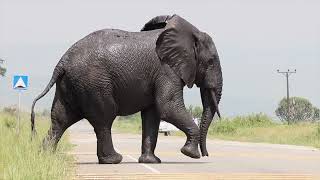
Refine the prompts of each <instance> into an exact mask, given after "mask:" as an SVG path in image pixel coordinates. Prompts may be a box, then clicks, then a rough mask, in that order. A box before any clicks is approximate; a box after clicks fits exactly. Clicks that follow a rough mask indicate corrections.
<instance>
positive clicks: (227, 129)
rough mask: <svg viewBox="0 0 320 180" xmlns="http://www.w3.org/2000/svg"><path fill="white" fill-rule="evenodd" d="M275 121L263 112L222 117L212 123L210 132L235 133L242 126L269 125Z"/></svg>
mask: <svg viewBox="0 0 320 180" xmlns="http://www.w3.org/2000/svg"><path fill="white" fill-rule="evenodd" d="M273 125H275V123H274V122H273V121H272V119H271V118H270V117H269V116H267V115H266V114H263V113H258V114H251V115H247V116H236V117H234V118H226V119H222V120H220V121H218V122H215V123H212V126H210V129H209V134H235V133H236V132H237V130H238V129H240V128H254V127H269V126H273Z"/></svg>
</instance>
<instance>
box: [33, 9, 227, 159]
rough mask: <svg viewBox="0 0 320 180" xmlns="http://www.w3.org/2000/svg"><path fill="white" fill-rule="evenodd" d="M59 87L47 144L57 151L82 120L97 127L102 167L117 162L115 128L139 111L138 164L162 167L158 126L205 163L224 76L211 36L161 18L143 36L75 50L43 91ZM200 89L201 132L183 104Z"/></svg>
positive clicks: (109, 36)
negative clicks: (119, 119)
mask: <svg viewBox="0 0 320 180" xmlns="http://www.w3.org/2000/svg"><path fill="white" fill-rule="evenodd" d="M55 83H56V93H55V97H54V100H53V104H52V110H51V119H52V125H51V128H50V130H49V132H48V136H47V137H46V138H45V139H44V145H45V146H46V145H53V146H54V147H56V145H57V143H58V141H59V140H60V138H61V136H62V134H63V133H64V131H65V130H66V129H67V128H68V127H70V126H71V125H72V124H74V123H76V122H77V121H79V120H81V119H83V118H85V119H87V120H88V121H89V122H90V124H91V125H92V126H93V127H94V131H95V133H96V137H97V156H98V159H99V163H120V162H121V160H122V156H121V155H120V154H118V153H117V152H116V151H115V150H114V147H113V144H112V138H111V126H112V123H113V121H114V119H115V117H116V116H125V115H130V114H133V113H136V112H139V111H141V118H142V147H141V150H142V153H141V156H140V158H139V162H141V163H160V162H161V161H160V159H159V158H158V157H157V156H155V155H154V150H155V147H156V143H157V137H158V129H159V122H160V119H162V120H164V121H167V122H169V123H171V124H173V125H175V126H176V127H177V128H179V129H180V130H181V131H183V132H184V133H185V134H186V136H187V141H186V143H185V145H184V146H183V147H182V149H181V152H182V153H183V154H185V155H187V156H189V157H192V158H200V153H199V150H198V144H199V143H200V149H201V153H202V156H208V152H207V149H206V135H207V130H208V127H209V125H210V123H211V121H212V118H213V116H214V114H215V112H217V113H218V115H219V111H218V103H219V101H220V98H221V91H222V73H221V67H220V61H219V57H218V54H217V50H216V48H215V45H214V43H213V41H212V39H211V37H210V36H209V35H207V34H206V33H204V32H201V31H199V30H198V29H197V28H195V27H194V26H193V25H191V24H190V23H189V22H187V21H186V20H184V19H183V18H181V17H179V16H178V15H173V16H158V17H155V18H153V19H152V20H150V21H149V22H148V23H147V24H146V25H145V26H144V28H143V29H142V31H141V32H127V31H122V30H116V29H104V30H100V31H96V32H94V33H92V34H89V35H88V36H86V37H85V38H83V39H81V40H80V41H78V42H77V43H75V44H74V45H73V46H72V47H71V48H70V49H69V50H68V51H67V52H66V53H65V54H64V55H63V57H62V58H61V60H60V61H59V63H58V64H57V66H56V67H55V69H54V72H53V76H52V79H51V80H50V82H49V84H48V85H47V87H46V89H45V90H44V91H43V92H42V93H41V94H40V95H39V96H38V97H37V98H36V99H35V100H34V102H33V105H32V113H31V122H32V125H31V126H32V132H33V133H35V128H34V106H35V103H36V101H37V100H39V99H40V98H41V97H43V96H44V95H45V94H46V93H47V92H48V91H49V90H50V88H51V87H52V86H53V85H54V84H55ZM193 84H196V85H197V86H198V87H200V91H201V98H202V103H203V114H202V120H201V124H200V129H199V128H198V126H197V125H196V124H195V123H194V122H193V121H192V117H191V115H190V114H189V113H188V112H187V110H186V108H185V105H184V101H183V87H184V86H185V85H187V86H188V87H189V88H191V87H192V86H193Z"/></svg>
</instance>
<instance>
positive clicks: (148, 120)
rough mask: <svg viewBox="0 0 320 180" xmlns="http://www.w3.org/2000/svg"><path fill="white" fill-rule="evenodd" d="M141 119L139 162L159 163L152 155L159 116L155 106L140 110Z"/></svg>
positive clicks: (155, 142) (156, 136)
mask: <svg viewBox="0 0 320 180" xmlns="http://www.w3.org/2000/svg"><path fill="white" fill-rule="evenodd" d="M141 119H142V146H141V156H140V158H139V163H161V160H160V159H159V158H158V157H157V156H155V155H154V149H155V148H156V144H157V138H158V130H159V123H160V117H159V115H158V113H157V110H156V108H155V107H150V108H148V109H145V110H143V111H142V112H141Z"/></svg>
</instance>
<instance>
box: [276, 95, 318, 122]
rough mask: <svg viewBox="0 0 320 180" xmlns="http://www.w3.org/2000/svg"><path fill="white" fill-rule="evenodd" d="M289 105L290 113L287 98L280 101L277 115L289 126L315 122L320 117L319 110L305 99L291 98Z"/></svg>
mask: <svg viewBox="0 0 320 180" xmlns="http://www.w3.org/2000/svg"><path fill="white" fill-rule="evenodd" d="M289 104H290V106H289V113H288V103H287V99H286V98H283V99H282V100H281V101H280V103H279V105H278V108H277V109H276V115H277V116H278V117H279V119H280V120H281V121H284V122H287V123H288V124H290V123H296V122H301V121H314V119H315V118H316V117H317V116H319V115H318V114H319V110H318V108H315V107H313V106H312V104H311V103H310V101H309V100H307V99H305V98H302V97H291V98H289Z"/></svg>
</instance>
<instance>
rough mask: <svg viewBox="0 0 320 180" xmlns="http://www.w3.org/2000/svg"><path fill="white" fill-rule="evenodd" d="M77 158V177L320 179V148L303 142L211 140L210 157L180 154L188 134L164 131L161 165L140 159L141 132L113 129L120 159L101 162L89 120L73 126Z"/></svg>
mask: <svg viewBox="0 0 320 180" xmlns="http://www.w3.org/2000/svg"><path fill="white" fill-rule="evenodd" d="M69 133H70V136H71V142H72V143H73V144H75V145H76V146H75V148H74V150H73V151H72V152H71V153H72V154H74V155H75V156H76V158H77V179H199V180H200V179H320V151H319V150H316V149H313V148H308V147H301V146H288V145H272V144H262V143H242V142H231V141H221V140H209V141H208V143H207V148H208V151H209V153H210V156H209V157H204V158H201V159H191V158H189V157H186V156H184V155H183V154H182V153H180V148H181V147H182V146H183V144H184V142H185V138H184V137H173V136H171V137H168V136H163V134H161V135H160V136H159V139H158V144H157V148H156V155H157V156H158V157H159V158H160V159H161V160H162V163H161V164H139V163H137V159H138V158H139V156H140V146H141V135H131V134H118V133H113V141H114V146H115V147H116V149H117V150H118V152H120V153H121V154H122V155H123V161H122V162H121V164H116V165H100V164H97V162H98V160H97V156H96V138H95V134H94V132H93V129H92V127H91V126H90V125H89V124H88V123H87V121H81V122H79V123H77V124H76V125H74V126H73V127H72V128H71V129H70V130H69Z"/></svg>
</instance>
